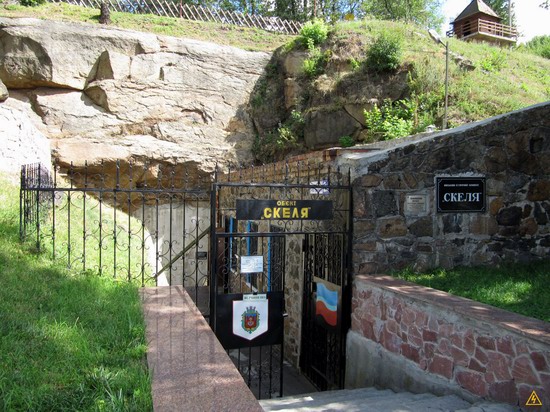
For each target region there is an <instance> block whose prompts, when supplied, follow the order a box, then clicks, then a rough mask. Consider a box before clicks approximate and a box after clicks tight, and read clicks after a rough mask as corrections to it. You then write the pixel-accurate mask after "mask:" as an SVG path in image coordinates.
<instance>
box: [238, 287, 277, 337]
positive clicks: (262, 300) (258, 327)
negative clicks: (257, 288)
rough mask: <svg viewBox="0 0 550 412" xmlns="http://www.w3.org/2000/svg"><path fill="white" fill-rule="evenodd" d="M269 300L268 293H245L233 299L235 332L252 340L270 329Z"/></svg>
mask: <svg viewBox="0 0 550 412" xmlns="http://www.w3.org/2000/svg"><path fill="white" fill-rule="evenodd" d="M268 314H269V311H268V300H267V297H266V295H265V294H264V295H244V296H243V300H234V301H233V334H234V335H237V336H240V337H241V338H244V339H247V340H252V339H254V338H257V337H258V336H260V335H261V334H263V333H265V332H267V329H268Z"/></svg>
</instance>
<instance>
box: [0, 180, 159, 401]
mask: <svg viewBox="0 0 550 412" xmlns="http://www.w3.org/2000/svg"><path fill="white" fill-rule="evenodd" d="M18 206H19V205H18V190H17V188H16V187H15V186H13V185H12V184H10V183H8V182H7V181H6V180H5V179H3V178H2V179H1V180H0V282H1V284H2V287H1V288H0V410H5V411H19V410H21V411H22V410H25V411H27V410H32V411H53V410H55V411H77V410H78V411H124V410H133V411H148V410H152V401H151V384H150V376H149V373H148V370H147V367H146V363H145V354H146V344H145V327H144V322H143V317H142V313H141V306H140V300H139V296H138V288H137V286H136V285H133V284H131V283H128V282H116V281H114V280H112V279H110V278H108V277H99V276H97V275H96V274H94V273H92V272H89V271H88V272H83V273H74V272H70V271H68V270H67V269H66V267H65V265H63V264H60V263H58V262H52V261H51V260H50V259H49V257H48V256H47V255H46V254H40V253H36V251H35V250H34V249H33V248H32V247H31V246H29V245H27V244H21V243H20V242H19V239H18V233H19V222H18V220H19V211H18Z"/></svg>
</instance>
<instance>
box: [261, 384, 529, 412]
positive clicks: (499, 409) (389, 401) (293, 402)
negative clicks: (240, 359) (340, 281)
mask: <svg viewBox="0 0 550 412" xmlns="http://www.w3.org/2000/svg"><path fill="white" fill-rule="evenodd" d="M260 405H261V406H262V408H263V409H264V411H266V412H267V411H312V412H313V411H319V412H321V411H323V412H326V411H339V412H341V411H345V412H422V411H431V412H436V411H449V412H451V411H452V412H512V411H518V410H519V409H518V408H515V407H513V406H510V405H503V404H495V403H491V402H478V403H476V404H473V405H472V404H471V403H470V402H468V401H465V400H464V399H461V398H459V397H458V396H456V395H446V396H435V395H432V394H430V393H422V394H413V393H410V392H400V393H395V392H393V391H392V390H389V389H384V390H379V389H375V388H363V389H344V390H339V391H327V392H315V393H310V394H305V395H299V396H289V397H285V398H276V399H267V400H262V401H260Z"/></svg>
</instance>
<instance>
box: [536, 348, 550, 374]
mask: <svg viewBox="0 0 550 412" xmlns="http://www.w3.org/2000/svg"><path fill="white" fill-rule="evenodd" d="M531 360H532V361H533V366H534V367H535V369H536V370H537V371H539V372H550V368H549V366H548V363H547V362H546V359H545V357H544V355H543V354H542V353H540V352H531Z"/></svg>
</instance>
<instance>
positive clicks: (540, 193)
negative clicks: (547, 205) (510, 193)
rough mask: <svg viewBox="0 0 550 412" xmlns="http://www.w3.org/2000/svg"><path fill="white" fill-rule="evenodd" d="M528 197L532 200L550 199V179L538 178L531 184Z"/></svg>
mask: <svg viewBox="0 0 550 412" xmlns="http://www.w3.org/2000/svg"><path fill="white" fill-rule="evenodd" d="M527 199H528V200H530V201H532V202H537V201H544V200H548V199H550V180H538V181H535V182H532V183H531V184H530V185H529V191H528V193H527Z"/></svg>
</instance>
